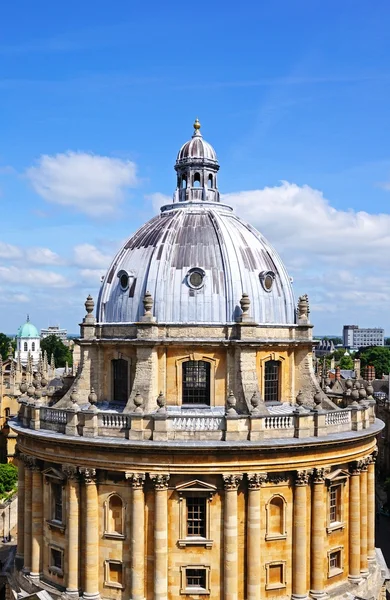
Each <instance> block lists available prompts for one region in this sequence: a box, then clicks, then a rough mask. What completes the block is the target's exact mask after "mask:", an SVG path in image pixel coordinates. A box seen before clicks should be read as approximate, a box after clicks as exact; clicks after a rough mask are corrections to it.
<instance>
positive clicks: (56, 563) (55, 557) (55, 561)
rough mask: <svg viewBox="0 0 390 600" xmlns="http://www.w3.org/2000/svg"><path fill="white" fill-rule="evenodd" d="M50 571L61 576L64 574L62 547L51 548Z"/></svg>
mask: <svg viewBox="0 0 390 600" xmlns="http://www.w3.org/2000/svg"><path fill="white" fill-rule="evenodd" d="M49 572H50V573H53V574H54V575H58V576H59V577H62V576H63V575H64V551H63V550H61V549H60V548H53V547H51V548H50V565H49Z"/></svg>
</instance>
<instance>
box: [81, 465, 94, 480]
mask: <svg viewBox="0 0 390 600" xmlns="http://www.w3.org/2000/svg"><path fill="white" fill-rule="evenodd" d="M79 472H80V475H81V476H82V478H83V479H84V483H86V484H90V483H96V469H92V468H91V467H79Z"/></svg>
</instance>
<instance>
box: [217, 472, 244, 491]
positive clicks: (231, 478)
mask: <svg viewBox="0 0 390 600" xmlns="http://www.w3.org/2000/svg"><path fill="white" fill-rule="evenodd" d="M222 478H223V487H224V488H225V490H226V491H229V490H237V489H238V486H239V485H240V481H241V480H242V473H223V474H222Z"/></svg>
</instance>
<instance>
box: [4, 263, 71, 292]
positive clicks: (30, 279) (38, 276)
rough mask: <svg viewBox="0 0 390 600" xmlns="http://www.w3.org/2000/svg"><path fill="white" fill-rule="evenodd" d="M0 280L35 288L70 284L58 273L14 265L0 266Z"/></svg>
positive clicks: (67, 285)
mask: <svg viewBox="0 0 390 600" xmlns="http://www.w3.org/2000/svg"><path fill="white" fill-rule="evenodd" d="M0 282H2V283H13V284H18V285H19V286H24V287H37V288H67V287H70V286H71V285H72V284H71V283H70V282H69V281H68V280H67V279H66V278H65V277H64V276H63V275H60V274H59V273H54V272H53V271H44V270H40V269H25V268H22V267H15V266H11V267H0Z"/></svg>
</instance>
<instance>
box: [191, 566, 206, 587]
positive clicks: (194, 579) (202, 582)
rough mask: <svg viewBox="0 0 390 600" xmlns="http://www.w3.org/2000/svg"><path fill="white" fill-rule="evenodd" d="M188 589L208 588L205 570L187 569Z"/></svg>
mask: <svg viewBox="0 0 390 600" xmlns="http://www.w3.org/2000/svg"><path fill="white" fill-rule="evenodd" d="M186 578H187V582H186V587H187V588H189V587H196V588H203V589H205V588H206V571H205V569H186Z"/></svg>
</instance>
